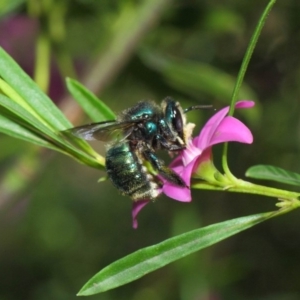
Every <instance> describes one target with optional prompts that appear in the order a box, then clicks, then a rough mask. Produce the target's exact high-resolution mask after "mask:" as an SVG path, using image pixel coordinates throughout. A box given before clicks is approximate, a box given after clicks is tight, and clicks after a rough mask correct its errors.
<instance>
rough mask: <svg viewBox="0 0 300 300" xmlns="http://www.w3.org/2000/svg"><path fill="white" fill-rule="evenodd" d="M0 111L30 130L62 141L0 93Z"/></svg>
mask: <svg viewBox="0 0 300 300" xmlns="http://www.w3.org/2000/svg"><path fill="white" fill-rule="evenodd" d="M0 113H1V115H4V116H5V117H8V118H9V119H10V120H12V121H15V122H16V123H18V124H20V125H23V126H25V127H26V128H27V129H29V130H30V131H32V132H37V133H38V132H40V135H42V134H44V135H45V136H48V137H51V138H52V139H54V140H59V141H63V140H62V139H61V138H60V136H59V135H58V134H57V133H56V132H54V131H53V130H51V129H49V128H48V127H46V126H45V125H44V124H43V123H41V122H40V121H39V120H37V119H36V118H35V117H34V116H33V115H31V114H30V113H29V112H28V111H27V110H25V109H24V108H23V107H21V106H20V105H19V104H18V103H16V102H14V101H12V100H11V99H9V98H7V97H5V96H3V95H1V94H0ZM45 139H46V138H45Z"/></svg>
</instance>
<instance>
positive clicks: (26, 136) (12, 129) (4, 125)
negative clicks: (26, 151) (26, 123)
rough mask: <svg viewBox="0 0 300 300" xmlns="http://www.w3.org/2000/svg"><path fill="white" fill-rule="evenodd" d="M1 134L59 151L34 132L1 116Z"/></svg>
mask: <svg viewBox="0 0 300 300" xmlns="http://www.w3.org/2000/svg"><path fill="white" fill-rule="evenodd" d="M0 132H2V133H5V134H7V135H9V136H12V137H14V138H18V139H21V140H24V141H27V142H30V143H33V144H35V145H38V146H42V147H46V148H50V149H53V150H57V151H58V150H59V149H58V148H57V147H55V146H54V145H53V144H51V143H49V142H47V141H46V140H44V139H42V138H40V137H38V136H37V135H36V134H34V133H33V132H32V131H30V130H28V129H25V128H24V127H22V126H21V125H19V124H17V123H15V122H13V121H11V120H10V119H8V118H5V117H4V116H1V115H0Z"/></svg>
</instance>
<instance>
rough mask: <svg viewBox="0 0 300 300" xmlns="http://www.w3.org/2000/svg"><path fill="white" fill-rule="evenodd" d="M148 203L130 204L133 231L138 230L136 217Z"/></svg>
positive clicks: (144, 201) (147, 201)
mask: <svg viewBox="0 0 300 300" xmlns="http://www.w3.org/2000/svg"><path fill="white" fill-rule="evenodd" d="M149 202H150V200H138V201H134V202H133V203H132V212H131V215H132V227H133V228H134V229H137V228H138V221H137V215H138V213H139V212H140V211H141V209H142V208H143V207H144V206H145V205H146V204H148V203H149Z"/></svg>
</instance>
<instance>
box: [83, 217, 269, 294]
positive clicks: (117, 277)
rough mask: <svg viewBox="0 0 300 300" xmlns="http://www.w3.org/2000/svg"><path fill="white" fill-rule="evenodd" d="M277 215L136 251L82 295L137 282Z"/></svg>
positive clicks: (94, 280) (98, 277)
mask: <svg viewBox="0 0 300 300" xmlns="http://www.w3.org/2000/svg"><path fill="white" fill-rule="evenodd" d="M273 214H274V213H273V212H268V213H262V214H256V215H252V216H247V217H242V218H237V219H233V220H229V221H225V222H221V223H217V224H214V225H210V226H207V227H203V228H200V229H196V230H193V231H190V232H188V233H185V234H181V235H178V236H176V237H173V238H170V239H168V240H165V241H164V242H162V243H160V244H157V245H154V246H150V247H147V248H144V249H141V250H139V251H136V252H134V253H132V254H130V255H128V256H126V257H124V258H122V259H120V260H118V261H116V262H114V263H112V264H111V265H109V266H107V267H106V268H104V269H102V270H101V271H100V272H99V273H97V274H96V275H95V276H94V277H92V278H91V279H90V280H89V281H88V282H87V283H86V284H85V285H84V286H83V288H82V289H81V290H80V292H79V293H78V295H79V296H88V295H93V294H96V293H101V292H104V291H107V290H110V289H113V288H116V287H118V286H121V285H124V284H126V283H128V282H131V281H134V280H136V279H138V278H140V277H142V276H144V275H145V274H147V273H149V272H152V271H154V270H157V269H159V268H161V267H163V266H165V265H167V264H169V263H171V262H173V261H176V260H178V259H180V258H182V257H184V256H187V255H189V254H191V253H193V252H195V251H198V250H200V249H203V248H206V247H208V246H211V245H213V244H215V243H217V242H220V241H222V240H224V239H226V238H228V237H230V236H232V235H234V234H236V233H238V232H240V231H243V230H245V229H247V228H250V227H252V226H254V225H256V224H258V223H260V222H262V221H265V220H267V219H268V218H271V217H272V216H273Z"/></svg>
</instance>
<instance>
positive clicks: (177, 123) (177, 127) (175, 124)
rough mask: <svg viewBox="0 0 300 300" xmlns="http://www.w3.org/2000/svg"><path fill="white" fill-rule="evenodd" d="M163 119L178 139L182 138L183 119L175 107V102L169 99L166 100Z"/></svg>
mask: <svg viewBox="0 0 300 300" xmlns="http://www.w3.org/2000/svg"><path fill="white" fill-rule="evenodd" d="M166 102H167V103H166V108H165V118H166V120H167V122H168V124H169V126H171V127H172V130H173V131H175V132H177V134H178V135H179V136H180V137H183V126H184V124H183V118H182V113H181V111H180V110H179V108H178V107H177V106H176V102H175V101H174V100H171V99H167V100H166Z"/></svg>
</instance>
